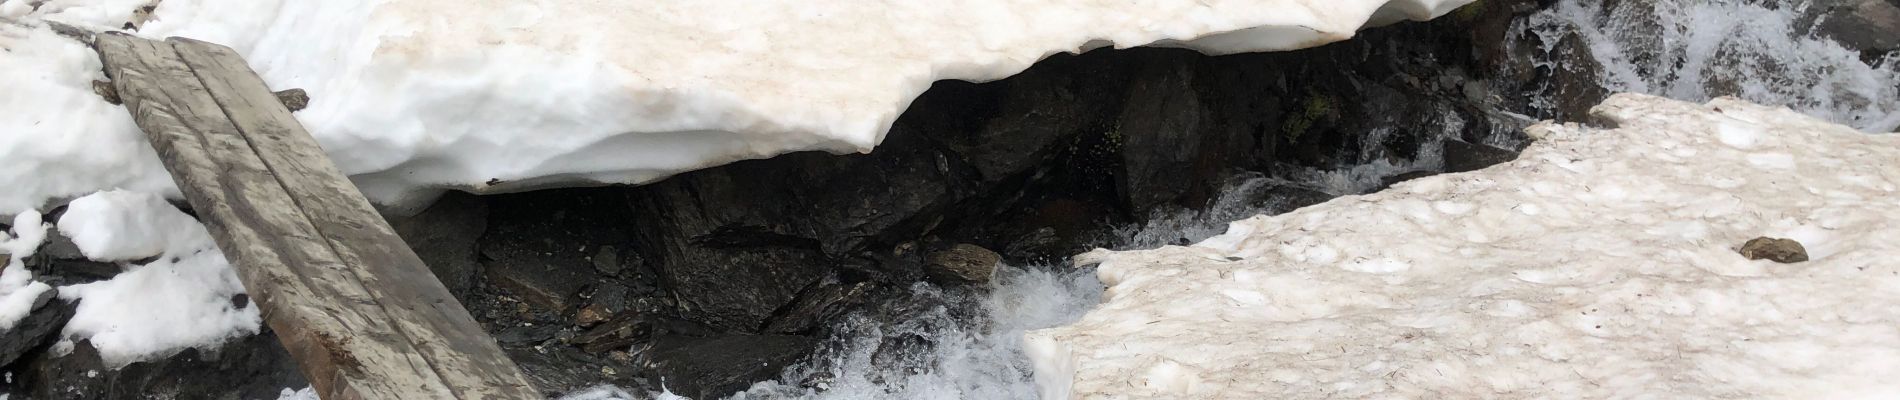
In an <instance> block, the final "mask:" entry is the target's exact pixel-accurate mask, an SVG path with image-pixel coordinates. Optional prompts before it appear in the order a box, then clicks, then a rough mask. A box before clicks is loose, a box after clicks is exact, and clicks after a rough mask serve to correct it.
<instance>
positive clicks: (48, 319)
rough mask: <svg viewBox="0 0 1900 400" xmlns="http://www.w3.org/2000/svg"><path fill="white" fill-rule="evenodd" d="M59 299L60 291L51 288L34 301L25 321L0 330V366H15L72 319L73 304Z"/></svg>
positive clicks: (22, 320) (23, 319)
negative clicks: (15, 362)
mask: <svg viewBox="0 0 1900 400" xmlns="http://www.w3.org/2000/svg"><path fill="white" fill-rule="evenodd" d="M57 297H58V290H55V289H52V288H48V289H47V290H46V291H45V292H42V293H40V296H39V298H36V299H34V300H33V307H32V308H31V310H32V311H28V312H27V315H26V317H24V318H21V319H20V320H19V321H17V322H15V323H14V324H13V327H12V328H8V329H0V366H5V365H10V364H13V361H15V360H18V359H20V356H22V355H25V354H26V353H27V352H28V351H31V350H33V349H35V348H39V347H40V346H42V345H45V344H46V343H48V342H49V341H51V340H52V339H53V336H55V334H57V333H59V331H60V328H62V327H65V326H66V321H67V320H71V319H72V318H73V310H74V306H73V304H70V303H67V302H64V301H59V299H58V298H57Z"/></svg>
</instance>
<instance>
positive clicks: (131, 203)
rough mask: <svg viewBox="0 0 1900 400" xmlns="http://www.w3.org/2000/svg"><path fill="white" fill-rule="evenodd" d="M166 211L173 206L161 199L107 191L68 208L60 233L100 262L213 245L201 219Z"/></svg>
mask: <svg viewBox="0 0 1900 400" xmlns="http://www.w3.org/2000/svg"><path fill="white" fill-rule="evenodd" d="M164 210H172V206H171V204H168V203H166V202H165V199H162V198H159V197H158V196H153V195H151V194H146V193H138V192H128V191H123V190H109V191H103V192H99V193H95V194H92V195H90V196H86V197H81V198H78V199H74V200H73V201H72V202H71V203H67V205H66V214H65V215H63V216H62V217H61V218H60V219H59V232H60V233H61V234H63V235H66V237H68V238H71V239H72V240H73V244H74V245H78V246H79V252H80V253H82V254H85V256H86V258H89V259H93V260H100V261H118V260H135V259H141V258H146V257H151V256H155V255H159V254H161V253H166V254H188V253H192V252H195V251H197V250H199V249H204V248H208V247H211V246H214V244H212V243H211V235H210V234H209V233H207V232H205V230H204V226H203V225H200V224H198V220H196V219H192V218H191V216H189V215H185V213H182V212H164Z"/></svg>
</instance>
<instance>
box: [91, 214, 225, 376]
mask: <svg viewBox="0 0 1900 400" xmlns="http://www.w3.org/2000/svg"><path fill="white" fill-rule="evenodd" d="M68 220H72V221H76V222H73V223H71V224H69V223H68V222H67V221H68ZM59 226H60V232H61V233H63V234H67V235H70V237H71V238H73V241H74V243H75V244H80V246H81V249H82V251H83V252H85V253H86V254H87V256H88V257H96V256H95V255H104V256H106V257H108V258H111V259H119V258H122V257H124V256H128V255H131V256H136V255H152V254H158V255H160V257H158V258H157V259H156V260H155V261H152V262H150V263H147V264H145V265H139V266H129V267H127V268H128V269H127V270H126V271H125V272H122V273H120V274H118V275H117V276H114V277H112V279H109V280H105V281H99V282H92V283H85V284H78V285H71V286H62V287H60V288H59V297H60V298H61V299H65V300H67V301H74V300H77V301H79V306H78V309H77V311H76V312H75V314H74V316H73V319H72V320H71V321H70V322H67V323H66V327H65V329H64V331H63V333H62V339H61V341H60V343H59V344H58V345H57V348H60V349H69V348H71V346H73V343H74V342H77V341H79V340H90V341H91V343H92V345H93V347H95V348H97V349H98V350H99V355H100V358H101V359H103V360H104V362H105V365H106V366H107V367H108V368H117V367H119V366H123V365H125V364H129V363H132V362H135V361H141V360H148V359H153V358H156V357H164V356H169V355H171V354H174V353H177V352H179V351H182V350H184V349H187V348H204V349H211V348H216V347H217V346H218V345H221V344H223V343H224V341H225V340H228V339H231V338H237V337H242V336H247V335H253V334H256V333H257V332H258V330H259V327H260V324H261V322H262V318H261V317H260V316H259V314H258V310H257V307H255V306H253V305H251V304H249V302H248V301H247V302H245V303H246V304H244V306H243V307H239V306H238V304H235V302H234V300H233V298H234V297H235V296H238V295H240V294H243V293H244V286H243V284H242V283H240V282H239V281H238V279H237V275H236V273H235V272H234V271H232V270H231V266H230V264H229V263H227V262H226V261H225V259H224V254H223V253H221V252H219V251H218V248H217V246H216V245H214V244H213V243H212V241H211V238H210V235H209V234H208V233H206V232H205V230H204V227H203V226H202V225H199V224H197V223H196V222H195V221H193V220H192V219H191V217H190V216H187V215H185V214H184V212H182V211H179V210H178V209H177V208H174V207H172V206H171V205H170V204H168V203H166V202H165V201H164V200H163V199H161V198H159V197H158V196H157V195H153V194H149V193H136V192H124V191H106V192H100V193H95V194H92V195H88V196H86V197H81V198H79V199H76V200H73V202H72V205H71V206H70V207H69V208H68V209H67V211H66V214H65V215H64V216H63V217H61V220H60V225H59ZM89 246H90V247H89ZM152 249H163V251H162V252H160V253H148V252H146V251H148V250H152Z"/></svg>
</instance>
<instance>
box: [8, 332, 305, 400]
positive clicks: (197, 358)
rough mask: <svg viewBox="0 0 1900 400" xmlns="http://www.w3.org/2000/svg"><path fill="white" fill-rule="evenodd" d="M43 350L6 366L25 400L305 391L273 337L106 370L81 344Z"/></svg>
mask: <svg viewBox="0 0 1900 400" xmlns="http://www.w3.org/2000/svg"><path fill="white" fill-rule="evenodd" d="M41 349H42V350H40V351H36V352H34V353H33V354H30V355H28V356H27V358H26V359H24V360H22V362H20V363H18V364H15V365H14V366H12V367H8V369H7V372H8V373H11V374H12V375H13V382H12V386H11V387H10V388H9V389H8V390H9V391H10V392H11V393H12V394H13V395H14V397H15V398H26V399H216V400H250V399H275V398H277V396H278V393H279V392H280V391H282V390H283V389H285V388H290V389H293V390H294V389H302V388H304V387H308V386H310V384H309V382H307V381H305V380H304V378H303V376H302V375H301V374H299V373H298V370H297V367H296V364H295V363H294V361H292V359H291V358H290V354H289V353H288V352H285V351H284V348H283V346H281V345H279V344H278V343H277V338H276V336H275V335H273V334H271V333H270V331H268V330H266V331H265V332H264V333H260V334H257V335H251V336H246V337H242V338H238V339H234V340H232V341H230V342H227V343H225V344H224V345H223V346H220V347H219V348H218V349H216V350H212V351H203V350H198V349H187V350H185V351H183V352H179V353H178V354H174V355H172V356H169V357H165V358H162V359H158V360H153V361H143V362H136V363H132V364H130V365H126V366H125V367H122V368H119V369H116V370H115V369H107V368H106V367H105V366H104V364H103V363H102V361H101V360H100V358H99V352H98V350H97V349H94V348H93V347H92V345H91V344H90V343H88V342H84V341H81V342H79V343H77V344H76V345H75V346H74V349H73V351H72V353H70V354H67V355H64V356H53V355H52V354H50V353H48V352H46V351H44V349H45V347H42V348H41Z"/></svg>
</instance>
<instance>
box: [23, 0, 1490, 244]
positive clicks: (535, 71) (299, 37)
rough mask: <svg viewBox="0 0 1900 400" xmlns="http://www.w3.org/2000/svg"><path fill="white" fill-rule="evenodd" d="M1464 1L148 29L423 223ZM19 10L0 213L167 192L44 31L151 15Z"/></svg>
mask: <svg viewBox="0 0 1900 400" xmlns="http://www.w3.org/2000/svg"><path fill="white" fill-rule="evenodd" d="M1469 1H1470V0H1139V1H1102V0H1063V1H1037V2H1018V1H1005V0H970V1H955V2H949V1H826V2H814V1H789V0H786V1H753V0H717V1H692V2H657V3H656V2H646V1H632V0H600V1H560V2H510V1H501V0H478V1H441V0H342V1H303V2H290V1H253V0H166V1H164V2H162V3H159V5H158V8H157V10H156V11H154V13H153V16H152V19H151V20H150V21H149V22H145V23H144V25H143V26H141V27H140V29H139V30H138V34H140V35H143V36H148V37H165V36H186V37H193V38H197V39H203V40H209V41H212V42H218V43H223V44H227V45H231V46H232V47H234V48H236V49H238V50H239V51H240V52H242V53H243V54H244V55H245V56H246V58H247V59H248V60H249V61H250V62H251V65H252V66H253V67H254V68H256V69H257V70H258V71H259V72H260V74H262V75H263V77H264V78H265V80H266V81H267V82H268V83H270V84H271V85H272V86H273V87H276V88H291V87H297V88H303V89H306V90H308V91H309V93H310V94H311V96H312V100H311V101H312V102H311V103H310V106H309V108H308V109H306V110H304V111H302V112H299V113H298V114H297V115H298V118H299V119H300V120H301V121H302V122H303V123H304V125H305V126H306V127H308V128H309V130H310V131H311V133H312V134H314V135H316V136H317V139H318V141H319V142H321V143H322V144H323V145H324V147H325V149H327V150H328V151H329V153H330V155H331V157H332V158H333V159H334V160H336V161H337V164H338V165H339V166H340V167H342V168H343V170H344V172H346V173H349V174H351V175H353V176H354V177H355V179H356V181H357V183H358V184H359V185H360V186H362V188H363V189H364V192H365V193H366V194H367V195H369V196H370V197H371V198H372V200H375V201H376V202H378V203H381V204H385V205H399V206H400V205H408V206H415V205H418V204H420V203H421V202H423V201H425V200H427V199H429V198H430V195H431V194H433V193H437V191H438V190H440V189H446V188H453V189H461V190H468V191H474V192H500V191H517V190H526V189H533V188H539V187H547V186H562V185H588V184H603V183H642V182H647V181H651V180H654V179H658V178H662V177H665V176H668V175H672V174H675V173H679V172H683V171H689V170H694V169H699V168H705V167H710V166H716V165H720V164H725V163H728V162H732V161H737V160H743V159H753V158H764V157H770V156H773V155H777V154H783V153H787V152H793V151H802V150H823V151H831V152H839V153H843V152H853V151H858V152H862V151H870V150H871V148H872V147H873V146H875V145H876V144H878V142H879V141H881V140H882V139H883V135H884V134H885V132H886V130H887V129H888V128H889V127H890V125H891V123H892V121H894V120H895V119H896V117H897V115H898V114H899V113H901V112H902V111H903V110H904V108H905V107H907V106H908V105H909V103H910V101H911V99H912V98H914V97H916V96H917V95H919V94H921V93H922V92H923V91H924V90H925V89H927V88H928V87H929V85H930V84H931V82H933V81H935V80H938V79H964V80H972V81H987V80H994V79H999V78H1003V77H1007V76H1009V75H1012V74H1015V73H1017V72H1020V71H1022V70H1023V69H1025V68H1027V67H1028V66H1029V65H1030V64H1032V63H1034V62H1036V61H1037V60H1040V59H1042V58H1044V57H1046V56H1048V55H1051V54H1055V53H1060V52H1075V51H1082V50H1087V49H1091V48H1096V47H1103V46H1117V47H1130V46H1141V45H1157V46H1178V47H1187V48H1193V49H1197V50H1200V51H1203V52H1207V53H1211V54H1226V53H1237V52H1251V51H1276V50H1290V49H1297V48H1304V47H1311V46H1316V45H1320V44H1324V43H1328V42H1333V41H1338V40H1344V39H1347V38H1349V37H1351V36H1352V35H1353V34H1354V33H1355V32H1356V31H1357V30H1358V29H1360V28H1362V27H1365V26H1368V25H1378V24H1386V23H1392V22H1396V21H1400V20H1404V19H1415V20H1423V19H1429V18H1432V17H1436V16H1439V15H1442V14H1444V13H1446V12H1449V11H1450V10H1451V9H1453V8H1455V7H1457V6H1460V5H1463V4H1465V3H1468V2H1469ZM26 3H28V2H27V1H25V0H5V1H3V2H0V19H4V20H5V21H9V22H0V47H4V48H7V49H9V51H7V52H0V80H3V81H5V82H8V85H9V86H13V87H18V88H25V89H26V90H7V91H0V109H6V110H10V112H8V113H4V114H3V115H0V155H5V157H6V159H7V160H8V161H9V163H10V164H11V165H10V166H9V169H8V170H9V171H16V172H14V173H5V172H0V186H4V187H9V188H23V189H25V190H10V191H6V192H5V193H3V194H0V213H9V212H15V211H18V210H21V209H25V208H28V207H32V206H34V205H36V203H38V202H40V201H43V200H45V199H47V198H55V197H65V196H75V195H79V194H85V193H90V192H92V191H95V190H100V189H106V188H111V187H115V186H116V187H125V188H129V189H139V190H148V191H150V190H163V189H168V188H169V185H168V184H167V181H166V180H165V179H164V172H163V171H162V170H160V169H159V168H158V167H157V163H155V162H154V161H155V158H154V157H152V155H151V154H152V153H151V152H150V150H149V149H146V148H145V147H144V143H143V141H142V140H140V139H139V136H138V134H137V132H136V130H135V128H134V127H133V126H132V124H131V119H130V118H128V117H127V116H126V115H125V112H124V111H123V110H121V109H119V108H118V107H113V106H110V105H108V104H105V103H104V102H102V101H99V100H98V98H97V96H93V95H92V94H91V92H90V89H89V83H90V82H91V80H93V79H99V78H102V77H100V76H99V73H98V72H97V71H98V61H97V60H96V58H95V57H92V56H91V55H90V54H89V52H88V51H86V49H85V48H84V47H82V46H80V45H79V44H78V43H76V42H72V41H70V40H64V39H62V38H59V37H57V36H55V35H53V34H52V33H51V32H50V31H49V30H48V29H47V28H45V27H44V26H41V24H40V23H39V22H38V21H40V20H51V21H61V22H66V23H71V24H75V25H80V26H87V27H92V28H96V29H108V30H111V29H118V28H119V27H120V26H121V25H122V24H123V23H124V22H125V21H126V20H127V19H128V18H130V16H131V14H132V12H131V10H132V9H133V8H136V7H137V6H139V5H143V4H144V3H145V2H138V1H119V0H115V1H107V2H88V1H75V0H53V1H49V2H47V3H45V4H42V5H39V6H38V8H37V9H34V8H32V7H29V6H28V5H27V4H26ZM15 82H18V83H17V85H20V86H14V85H16V83H15ZM16 110H17V111H19V112H15V111H16ZM17 171H35V172H33V173H22V172H17ZM43 173H58V174H68V175H71V176H64V175H61V176H51V177H48V176H42V175H39V174H43ZM90 174H98V175H97V176H94V175H90Z"/></svg>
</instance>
